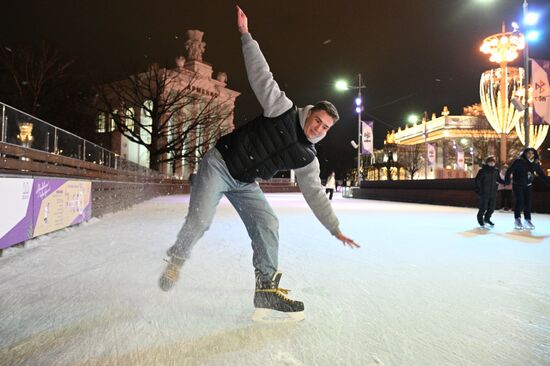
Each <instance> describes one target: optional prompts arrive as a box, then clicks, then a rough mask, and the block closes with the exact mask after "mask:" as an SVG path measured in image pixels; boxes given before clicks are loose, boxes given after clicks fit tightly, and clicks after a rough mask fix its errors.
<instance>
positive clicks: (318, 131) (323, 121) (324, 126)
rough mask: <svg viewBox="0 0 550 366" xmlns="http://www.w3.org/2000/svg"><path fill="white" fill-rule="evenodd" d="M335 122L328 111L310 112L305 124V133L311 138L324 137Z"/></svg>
mask: <svg viewBox="0 0 550 366" xmlns="http://www.w3.org/2000/svg"><path fill="white" fill-rule="evenodd" d="M333 124H334V120H333V119H332V117H331V116H329V115H328V113H327V112H325V111H323V110H321V111H314V112H309V115H308V116H307V118H306V122H305V124H304V133H305V134H306V137H307V138H309V139H316V138H319V137H323V136H325V135H326V134H327V132H328V130H330V128H331V127H332V125H333Z"/></svg>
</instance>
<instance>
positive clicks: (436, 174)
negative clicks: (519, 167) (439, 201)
mask: <svg viewBox="0 0 550 366" xmlns="http://www.w3.org/2000/svg"><path fill="white" fill-rule="evenodd" d="M391 135H392V138H394V139H395V143H396V144H397V146H398V149H397V154H398V155H399V154H400V150H402V149H403V148H404V147H407V146H416V147H417V148H418V150H419V155H420V160H421V164H419V171H418V178H420V179H423V178H428V179H435V178H438V179H439V178H469V177H473V176H475V174H476V173H477V170H478V169H479V168H480V166H481V164H482V162H483V160H484V159H485V158H486V157H487V156H488V155H494V156H496V157H497V159H498V157H499V149H500V141H501V136H500V135H498V134H497V133H496V132H495V131H494V130H493V129H492V128H491V126H490V124H489V122H488V121H487V119H486V118H485V115H484V113H483V109H482V108H481V106H480V105H479V104H475V105H472V106H469V107H465V108H464V110H463V114H462V115H459V116H456V115H455V116H453V115H451V114H450V112H449V110H448V108H447V107H444V109H443V111H442V113H441V116H439V117H436V115H435V113H433V114H432V117H431V119H428V116H427V113H425V114H424V117H423V118H422V121H420V122H419V123H418V124H413V125H412V126H409V125H405V127H404V128H399V129H398V130H397V132H395V131H392V133H391ZM521 147H522V145H521V142H520V141H519V139H518V137H517V135H516V133H515V132H513V131H512V132H511V133H510V134H509V135H508V136H507V161H506V162H502V163H509V162H510V161H511V160H512V159H513V158H515V157H516V156H517V153H518V152H519V151H520V150H521ZM428 150H431V154H432V156H431V158H430V159H428V164H426V156H427V152H428ZM426 168H427V169H426Z"/></svg>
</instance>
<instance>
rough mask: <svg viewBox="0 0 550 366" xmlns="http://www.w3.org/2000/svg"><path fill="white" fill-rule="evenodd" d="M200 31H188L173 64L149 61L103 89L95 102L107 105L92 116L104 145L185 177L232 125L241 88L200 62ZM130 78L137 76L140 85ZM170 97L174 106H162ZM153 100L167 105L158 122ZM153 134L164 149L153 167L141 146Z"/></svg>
mask: <svg viewBox="0 0 550 366" xmlns="http://www.w3.org/2000/svg"><path fill="white" fill-rule="evenodd" d="M203 35H204V33H203V32H201V31H197V30H188V31H187V36H188V40H187V41H186V42H185V51H186V52H185V53H186V55H185V56H178V57H176V59H175V63H176V65H175V67H174V68H172V69H167V68H160V67H159V66H158V64H152V65H150V66H149V70H148V71H146V72H144V73H142V74H138V75H132V76H130V77H129V78H128V79H127V80H123V81H119V82H115V83H112V84H109V85H108V87H106V88H105V89H106V90H107V93H108V96H107V97H104V100H103V101H101V102H96V104H99V103H101V104H102V105H103V106H104V107H105V105H107V106H108V108H107V110H106V111H105V112H102V113H99V115H98V116H97V120H96V132H97V133H98V134H100V140H102V141H103V142H104V145H110V148H111V149H112V150H113V151H114V152H116V153H117V154H120V156H122V157H124V158H126V159H128V160H130V161H133V162H136V163H138V164H140V165H142V166H145V167H151V168H154V169H158V170H159V171H160V172H162V173H166V174H171V175H175V176H176V177H179V178H182V179H188V177H189V175H190V174H192V173H193V172H195V171H196V169H197V165H198V162H199V161H200V159H201V157H202V156H203V155H204V153H205V152H206V151H207V150H208V149H209V148H210V147H211V146H212V145H213V144H214V143H215V141H216V140H217V138H219V137H220V136H221V135H223V134H226V133H228V132H230V131H232V130H233V129H234V124H233V109H234V106H235V99H236V98H237V97H238V96H239V95H240V93H238V92H236V91H234V90H231V89H229V88H227V74H226V73H225V72H218V73H217V74H216V77H215V78H214V77H213V68H212V65H210V64H208V63H207V62H205V61H203V54H204V52H205V48H206V43H205V42H203V39H202V38H203ZM150 75H154V77H151V76H150ZM147 78H149V79H147ZM159 79H160V82H159ZM134 80H139V86H136V85H138V84H137V83H134V82H133V81H134ZM143 80H146V82H143ZM115 84H117V86H114V85H115ZM151 84H153V85H151ZM142 89H146V90H145V91H144V90H142ZM147 95H153V96H152V97H151V96H149V97H147ZM178 98H179V99H178ZM153 99H156V101H153ZM170 102H172V103H173V105H172V106H169V108H168V107H166V105H167V104H168V103H170ZM155 103H157V104H158V105H160V106H161V107H163V104H164V107H165V108H166V109H165V111H164V110H163V112H162V115H161V116H160V118H158V120H160V122H158V121H157V122H153V121H152V119H154V117H153V116H152V113H151V112H152V111H158V108H161V107H158V106H157V105H155ZM109 111H111V112H109ZM115 119H118V121H115ZM199 120H200V122H197V121H199ZM193 123H194V124H193ZM155 124H156V125H161V126H163V127H162V128H164V129H165V130H166V131H167V132H166V133H165V134H163V135H159V134H157V135H155V134H154V133H153V132H155V131H156V130H155V129H154V127H152V126H154V125H155ZM189 126H191V127H189ZM117 127H118V128H117ZM121 130H125V131H126V134H127V135H128V134H130V132H131V136H129V137H128V136H125V135H124V134H123V133H122V132H121ZM151 136H156V137H157V138H158V139H159V142H158V145H161V146H166V148H165V149H164V150H166V151H163V152H162V153H159V154H158V155H159V156H158V157H157V158H156V160H155V166H153V164H152V161H153V160H152V159H151V156H150V151H151V149H150V148H149V149H148V148H147V147H146V146H145V145H146V144H151ZM182 136H185V137H182ZM153 138H154V137H153ZM140 140H141V143H139V141H140ZM150 162H151V164H150Z"/></svg>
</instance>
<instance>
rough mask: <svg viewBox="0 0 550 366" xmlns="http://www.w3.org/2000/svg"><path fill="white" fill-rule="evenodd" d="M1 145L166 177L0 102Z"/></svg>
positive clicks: (150, 175)
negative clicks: (2, 143) (15, 146)
mask: <svg viewBox="0 0 550 366" xmlns="http://www.w3.org/2000/svg"><path fill="white" fill-rule="evenodd" d="M0 108H1V111H0V113H1V115H0V118H1V119H0V122H1V126H0V142H4V143H8V144H13V145H18V146H23V147H26V148H29V149H34V150H38V151H45V152H48V153H51V154H57V155H62V156H66V157H69V158H73V159H78V160H83V161H87V162H91V163H94V164H99V165H104V166H106V167H110V168H114V169H118V170H124V171H128V172H133V173H137V174H139V175H144V176H149V177H158V178H168V177H169V176H168V175H166V174H162V173H160V172H158V171H155V170H152V169H150V168H147V167H144V166H142V165H139V164H137V163H135V162H132V161H129V160H127V159H124V158H122V157H120V156H119V155H118V154H116V153H115V152H113V151H110V150H107V149H105V148H103V147H101V146H99V145H97V144H94V143H93V142H90V141H88V140H85V139H83V138H81V137H79V136H77V135H75V134H73V133H71V132H68V131H65V130H63V129H61V128H58V127H56V126H53V125H51V124H49V123H48V122H46V121H43V120H41V119H39V118H36V117H33V116H31V115H30V114H28V113H25V112H23V111H20V110H18V109H16V108H13V107H11V106H9V105H7V104H5V103H2V102H0Z"/></svg>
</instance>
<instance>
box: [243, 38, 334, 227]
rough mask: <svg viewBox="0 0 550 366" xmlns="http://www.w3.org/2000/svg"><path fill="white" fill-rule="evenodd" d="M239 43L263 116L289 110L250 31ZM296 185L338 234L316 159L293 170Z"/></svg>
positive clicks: (302, 111)
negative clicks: (241, 45)
mask: <svg viewBox="0 0 550 366" xmlns="http://www.w3.org/2000/svg"><path fill="white" fill-rule="evenodd" d="M241 41H242V44H243V54H244V63H245V66H246V73H247V75H248V81H249V82H250V86H251V87H252V90H253V91H254V94H255V95H256V98H258V101H259V102H260V105H261V106H262V108H263V111H264V116H265V117H277V116H280V115H281V114H283V113H284V112H286V111H287V110H289V109H290V108H291V107H292V106H293V105H294V103H292V101H291V100H290V99H288V98H287V96H286V94H285V93H284V92H283V91H281V89H279V85H277V82H276V81H275V80H274V79H273V74H272V73H271V72H270V71H269V65H268V64H267V61H266V59H265V57H264V55H263V54H262V51H261V50H260V46H259V44H258V42H256V41H255V40H254V39H253V38H252V36H251V35H250V33H245V34H243V35H242V36H241ZM311 107H312V106H311V105H308V106H305V107H303V108H298V115H299V118H300V125H301V126H302V128H304V124H305V121H306V118H307V115H308V113H309V110H310V109H311ZM323 137H324V136H321V137H319V138H316V139H308V140H309V141H311V142H312V143H316V142H319V141H320V140H321V139H322V138H323ZM294 172H295V173H296V178H297V180H298V186H299V187H300V190H301V191H302V194H303V195H304V198H305V200H306V202H307V204H308V205H309V207H310V208H311V210H312V211H313V213H314V214H315V216H316V217H317V219H318V220H319V221H320V222H321V224H323V225H324V226H325V227H326V228H327V230H328V231H330V233H331V234H332V235H338V234H340V229H339V223H338V218H337V217H336V215H335V214H334V211H333V209H332V206H331V204H330V201H329V200H328V198H327V196H326V194H325V192H324V189H323V186H322V184H321V179H320V178H319V175H320V167H319V160H318V159H317V158H315V159H314V160H313V161H312V162H311V163H309V164H308V165H306V166H305V167H303V168H299V169H295V170H294Z"/></svg>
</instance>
